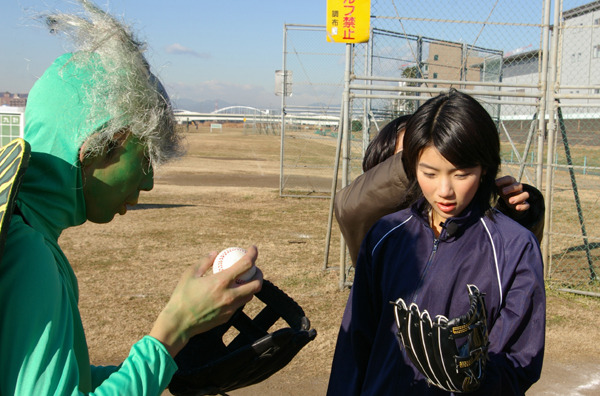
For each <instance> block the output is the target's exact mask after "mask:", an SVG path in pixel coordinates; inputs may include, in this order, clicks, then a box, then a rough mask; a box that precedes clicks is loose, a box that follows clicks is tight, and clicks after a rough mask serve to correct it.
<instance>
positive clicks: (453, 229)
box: [411, 197, 489, 241]
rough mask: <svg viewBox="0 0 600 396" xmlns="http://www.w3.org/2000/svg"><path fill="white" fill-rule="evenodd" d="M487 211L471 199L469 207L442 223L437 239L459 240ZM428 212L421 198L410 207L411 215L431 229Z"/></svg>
mask: <svg viewBox="0 0 600 396" xmlns="http://www.w3.org/2000/svg"><path fill="white" fill-rule="evenodd" d="M487 209H489V207H488V208H485V209H483V208H481V205H480V204H479V203H477V200H476V199H473V200H472V201H471V203H470V204H469V206H467V207H466V208H465V210H463V211H462V212H461V213H460V214H459V215H458V216H455V217H451V218H449V219H447V220H446V221H445V222H444V224H443V225H442V228H443V229H442V232H441V233H440V237H439V239H440V240H441V241H451V240H454V239H458V238H460V236H461V235H462V234H463V233H464V231H465V230H466V229H467V228H469V227H470V226H471V225H473V224H475V223H476V222H477V221H479V219H480V218H481V217H483V216H484V215H485V211H486V210H487ZM430 210H431V206H430V205H429V203H428V202H427V200H425V198H423V197H421V198H419V199H418V200H417V201H416V202H415V203H414V204H413V205H412V206H411V212H412V214H413V215H415V216H416V217H417V218H418V219H419V220H420V221H421V222H423V224H424V225H425V226H426V227H428V228H430V229H431V225H430V222H429V212H430Z"/></svg>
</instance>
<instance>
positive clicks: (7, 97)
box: [0, 92, 28, 107]
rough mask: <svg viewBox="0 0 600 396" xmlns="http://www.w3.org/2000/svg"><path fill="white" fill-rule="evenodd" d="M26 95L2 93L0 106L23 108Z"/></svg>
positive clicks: (25, 102)
mask: <svg viewBox="0 0 600 396" xmlns="http://www.w3.org/2000/svg"><path fill="white" fill-rule="evenodd" d="M27 96H28V94H19V93H10V92H2V93H1V94H0V106H10V107H25V105H26V104H27Z"/></svg>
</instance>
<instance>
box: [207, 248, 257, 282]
mask: <svg viewBox="0 0 600 396" xmlns="http://www.w3.org/2000/svg"><path fill="white" fill-rule="evenodd" d="M244 254H246V249H242V248H239V247H230V248H227V249H225V250H222V251H221V252H220V253H219V254H218V255H217V257H216V258H215V261H214V263H213V273H215V274H216V273H217V272H220V271H223V270H224V269H226V268H229V267H231V266H232V265H233V264H235V263H237V261H238V260H239V259H241V258H242V256H243V255H244ZM255 273H256V266H252V268H250V269H249V270H248V271H246V272H244V273H243V274H242V275H240V276H239V277H238V278H237V279H236V280H235V283H238V284H243V283H246V282H248V281H249V280H250V279H252V277H253V276H254V274H255Z"/></svg>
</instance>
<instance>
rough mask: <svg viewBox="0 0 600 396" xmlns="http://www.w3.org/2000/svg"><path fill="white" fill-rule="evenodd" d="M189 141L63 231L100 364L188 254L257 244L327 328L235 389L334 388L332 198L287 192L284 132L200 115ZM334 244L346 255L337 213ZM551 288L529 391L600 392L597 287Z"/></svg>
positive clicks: (266, 269)
mask: <svg viewBox="0 0 600 396" xmlns="http://www.w3.org/2000/svg"><path fill="white" fill-rule="evenodd" d="M186 141H187V143H186V144H187V146H188V153H187V155H186V156H185V157H183V158H181V159H179V160H177V161H175V162H173V163H170V164H167V165H165V166H164V167H163V168H161V169H158V170H157V172H156V179H155V186H154V189H153V190H152V191H151V192H148V193H144V194H142V195H141V197H140V202H139V205H137V206H136V207H134V208H130V210H129V211H128V213H127V214H126V215H125V216H118V217H117V218H116V219H115V220H114V221H113V222H111V223H109V224H106V225H97V224H91V223H86V224H84V225H82V226H80V227H76V228H72V229H69V230H66V231H65V232H64V233H63V235H62V236H61V238H60V243H61V244H62V246H63V247H64V250H65V253H66V255H67V257H69V259H70V261H71V263H72V265H73V267H74V270H75V272H76V274H77V276H78V279H79V289H80V309H81V314H82V318H83V323H84V326H85V329H86V334H87V339H88V344H89V348H90V356H91V360H92V362H93V364H96V365H107V364H118V363H119V362H121V361H122V360H123V359H124V358H125V357H126V356H127V354H128V352H129V348H130V347H131V345H132V344H133V343H135V342H136V341H137V340H138V339H140V338H141V337H142V336H143V335H144V334H146V333H147V332H148V331H149V330H150V328H151V326H152V323H153V321H154V319H155V318H156V317H157V315H158V313H159V312H160V310H161V308H162V307H163V306H164V304H165V303H166V302H167V300H168V298H169V296H170V293H171V291H172V290H173V288H174V287H175V284H176V283H177V280H178V279H179V276H180V274H181V273H182V272H183V271H184V270H185V269H186V268H187V267H188V266H190V265H192V264H193V263H195V262H196V261H197V260H199V259H200V258H201V257H202V256H204V255H205V254H206V253H208V252H210V251H218V250H221V249H223V248H226V247H230V246H241V247H247V246H249V245H252V244H254V245H256V246H257V247H258V251H259V257H258V261H257V264H258V266H259V267H260V268H261V270H262V271H263V273H264V277H265V278H266V279H269V280H270V281H272V282H273V283H274V284H276V285H277V286H278V287H279V288H281V289H282V290H284V291H285V292H286V293H287V294H288V295H290V296H291V297H292V298H294V299H295V300H296V301H297V302H298V303H299V304H300V305H301V306H302V307H303V308H304V311H305V312H306V315H307V317H308V318H309V319H310V321H311V323H312V325H313V327H314V328H315V329H316V330H317V332H318V335H317V338H316V339H315V340H314V341H313V342H311V343H310V344H309V345H307V346H306V347H305V348H304V349H303V350H302V351H301V352H300V353H299V355H298V356H297V357H296V358H295V359H294V360H293V361H292V362H291V363H290V364H289V365H288V366H286V367H285V368H284V369H283V370H281V371H280V372H278V373H277V374H275V375H273V376H272V377H270V378H269V379H267V380H266V381H264V382H262V383H260V384H257V385H254V386H251V387H247V388H244V389H239V390H236V391H233V392H231V395H236V396H242V395H261V396H275V395H277V396H281V395H298V396H299V395H323V394H325V391H326V387H327V379H328V375H329V369H330V364H331V359H332V356H333V349H334V346H335V340H336V335H337V331H338V326H339V323H340V320H341V316H342V311H343V309H344V306H345V304H346V299H347V297H348V292H349V290H348V289H347V288H346V289H344V290H340V289H339V286H338V284H339V282H338V281H339V279H338V271H337V269H335V268H332V269H327V270H324V269H323V268H324V251H325V238H326V233H327V221H328V214H329V205H330V202H329V200H328V199H309V198H282V197H280V195H279V150H280V138H279V136H275V135H264V134H263V135H256V134H250V133H244V131H243V130H242V129H241V128H228V127H225V128H223V130H222V132H219V133H210V132H209V129H208V127H200V128H198V129H190V130H189V131H187V132H186ZM332 160H333V159H332ZM330 246H331V251H330V257H329V261H330V262H333V263H337V261H338V257H339V231H338V229H337V228H336V225H335V221H334V229H333V232H332V241H331V245H330ZM547 295H548V310H547V316H548V320H547V333H546V345H547V348H546V355H545V362H544V369H543V372H542V377H541V379H540V381H539V382H538V383H537V384H535V385H534V386H533V388H532V389H531V390H530V392H528V394H529V395H596V394H600V364H599V363H600V358H599V357H598V356H600V343H599V342H598V340H600V330H599V329H600V326H598V317H599V316H600V299H598V298H594V297H585V296H577V295H572V294H565V293H561V292H558V291H555V290H548V292H547ZM252 304H255V302H252V303H250V305H249V309H252V308H253V306H252ZM390 347H395V346H390ZM168 394H169V393H168V391H166V392H165V395H168Z"/></svg>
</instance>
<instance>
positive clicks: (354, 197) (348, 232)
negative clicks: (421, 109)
mask: <svg viewBox="0 0 600 396" xmlns="http://www.w3.org/2000/svg"><path fill="white" fill-rule="evenodd" d="M409 119H410V115H404V116H400V117H398V118H396V119H394V120H392V121H390V122H389V123H388V124H387V125H386V126H385V127H383V128H382V129H381V131H380V132H379V133H378V134H377V136H376V137H375V138H374V139H373V140H372V141H371V142H370V143H369V146H368V147H367V150H366V151H365V156H364V158H363V164H362V165H363V172H364V173H363V174H362V175H360V176H358V177H357V178H356V179H354V181H353V182H352V183H350V184H349V185H348V186H346V187H344V188H343V189H341V190H340V191H339V192H337V194H336V196H335V201H334V210H335V217H336V220H337V222H338V224H339V227H340V230H341V232H342V235H343V236H344V240H345V241H346V245H347V246H348V251H349V252H350V258H351V260H352V265H353V266H356V259H357V257H358V251H359V249H360V244H361V242H362V240H363V238H364V237H365V235H366V234H367V231H369V229H370V228H371V227H372V226H373V224H375V222H376V221H377V220H379V219H380V218H381V217H383V216H385V215H387V214H390V213H393V212H397V211H399V210H401V209H404V208H407V207H408V206H409V205H410V204H411V203H412V202H413V201H414V200H415V199H416V198H417V197H410V196H408V194H407V191H408V187H409V183H408V179H407V177H406V174H405V173H404V167H403V165H402V140H403V137H404V129H405V126H406V123H407V122H408V120H409ZM496 186H497V187H498V189H499V195H500V196H501V198H502V199H499V200H498V203H497V204H496V208H497V209H498V210H500V211H501V212H502V213H504V214H506V215H507V216H509V217H511V218H512V219H513V220H515V221H517V222H518V223H519V224H521V225H522V226H524V227H525V228H527V229H529V230H530V231H531V232H533V234H534V235H535V236H536V238H537V240H538V242H541V240H542V236H543V230H544V212H545V204H544V197H543V195H542V193H541V192H540V191H539V190H538V189H536V188H535V187H533V186H530V185H528V184H522V183H519V182H518V181H517V180H516V179H515V178H514V177H512V176H503V177H501V178H498V179H497V180H496Z"/></svg>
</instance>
